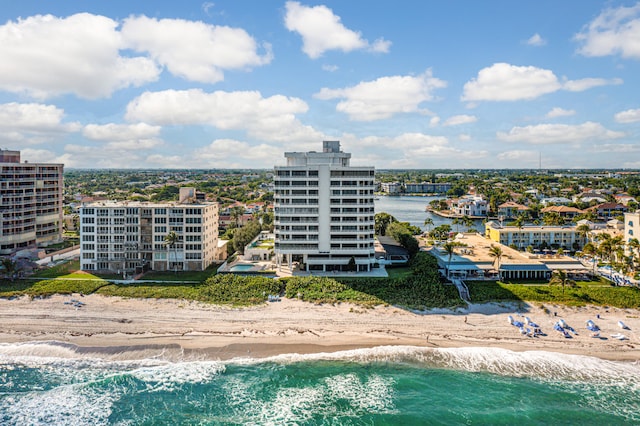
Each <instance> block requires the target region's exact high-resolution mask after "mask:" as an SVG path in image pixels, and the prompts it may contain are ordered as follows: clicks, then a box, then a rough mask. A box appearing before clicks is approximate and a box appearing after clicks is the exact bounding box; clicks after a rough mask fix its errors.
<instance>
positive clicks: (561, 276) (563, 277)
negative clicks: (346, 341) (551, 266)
mask: <svg viewBox="0 0 640 426" xmlns="http://www.w3.org/2000/svg"><path fill="white" fill-rule="evenodd" d="M549 285H561V286H562V295H563V296H564V288H565V286H568V287H574V286H575V285H576V282H575V281H574V280H572V279H569V277H568V276H567V273H566V272H565V271H561V270H556V271H553V277H551V279H550V280H549Z"/></svg>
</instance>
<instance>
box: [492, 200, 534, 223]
mask: <svg viewBox="0 0 640 426" xmlns="http://www.w3.org/2000/svg"><path fill="white" fill-rule="evenodd" d="M529 210H531V209H530V208H529V207H527V206H523V205H522V204H518V203H515V202H513V201H507V202H506V203H502V204H500V205H499V206H498V217H502V218H504V219H513V218H516V217H518V216H520V215H521V214H525V213H527V212H528V211H529Z"/></svg>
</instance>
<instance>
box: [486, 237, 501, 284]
mask: <svg viewBox="0 0 640 426" xmlns="http://www.w3.org/2000/svg"><path fill="white" fill-rule="evenodd" d="M502 255H503V253H502V249H501V248H500V247H499V246H494V245H493V244H491V248H490V249H489V256H490V257H493V265H494V267H495V268H496V270H497V271H498V279H502V276H501V275H500V260H502Z"/></svg>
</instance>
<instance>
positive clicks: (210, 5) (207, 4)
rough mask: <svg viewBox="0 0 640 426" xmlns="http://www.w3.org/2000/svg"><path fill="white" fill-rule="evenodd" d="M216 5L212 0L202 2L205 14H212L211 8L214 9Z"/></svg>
mask: <svg viewBox="0 0 640 426" xmlns="http://www.w3.org/2000/svg"><path fill="white" fill-rule="evenodd" d="M215 5H216V4H215V3H212V2H210V1H206V2H204V3H202V6H201V7H202V11H203V12H204V14H205V15H207V16H211V15H210V14H209V10H210V9H212V8H213V7H214V6H215Z"/></svg>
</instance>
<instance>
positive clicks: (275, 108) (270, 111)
mask: <svg viewBox="0 0 640 426" xmlns="http://www.w3.org/2000/svg"><path fill="white" fill-rule="evenodd" d="M307 109H308V106H307V104H306V103H305V102H304V101H302V100H301V99H298V98H289V97H286V96H282V95H275V96H271V97H268V98H263V97H262V95H261V94H260V92H255V91H253V92H248V91H247V92H224V91H216V92H212V93H207V92H204V91H202V90H200V89H191V90H165V91H161V92H145V93H143V94H142V95H140V96H138V97H137V98H135V99H134V100H132V101H131V102H130V103H129V105H128V106H127V113H126V119H127V120H128V121H141V122H145V123H150V124H156V125H211V126H215V127H217V128H219V129H223V130H230V129H241V130H246V131H248V132H249V133H250V134H251V135H252V136H254V137H256V138H262V139H265V140H279V141H298V142H300V143H302V142H305V141H309V140H316V141H317V140H322V134H320V133H318V132H316V131H315V130H313V129H312V128H311V127H309V126H305V125H303V124H302V123H300V121H299V120H298V119H297V118H296V114H302V113H305V112H307Z"/></svg>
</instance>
